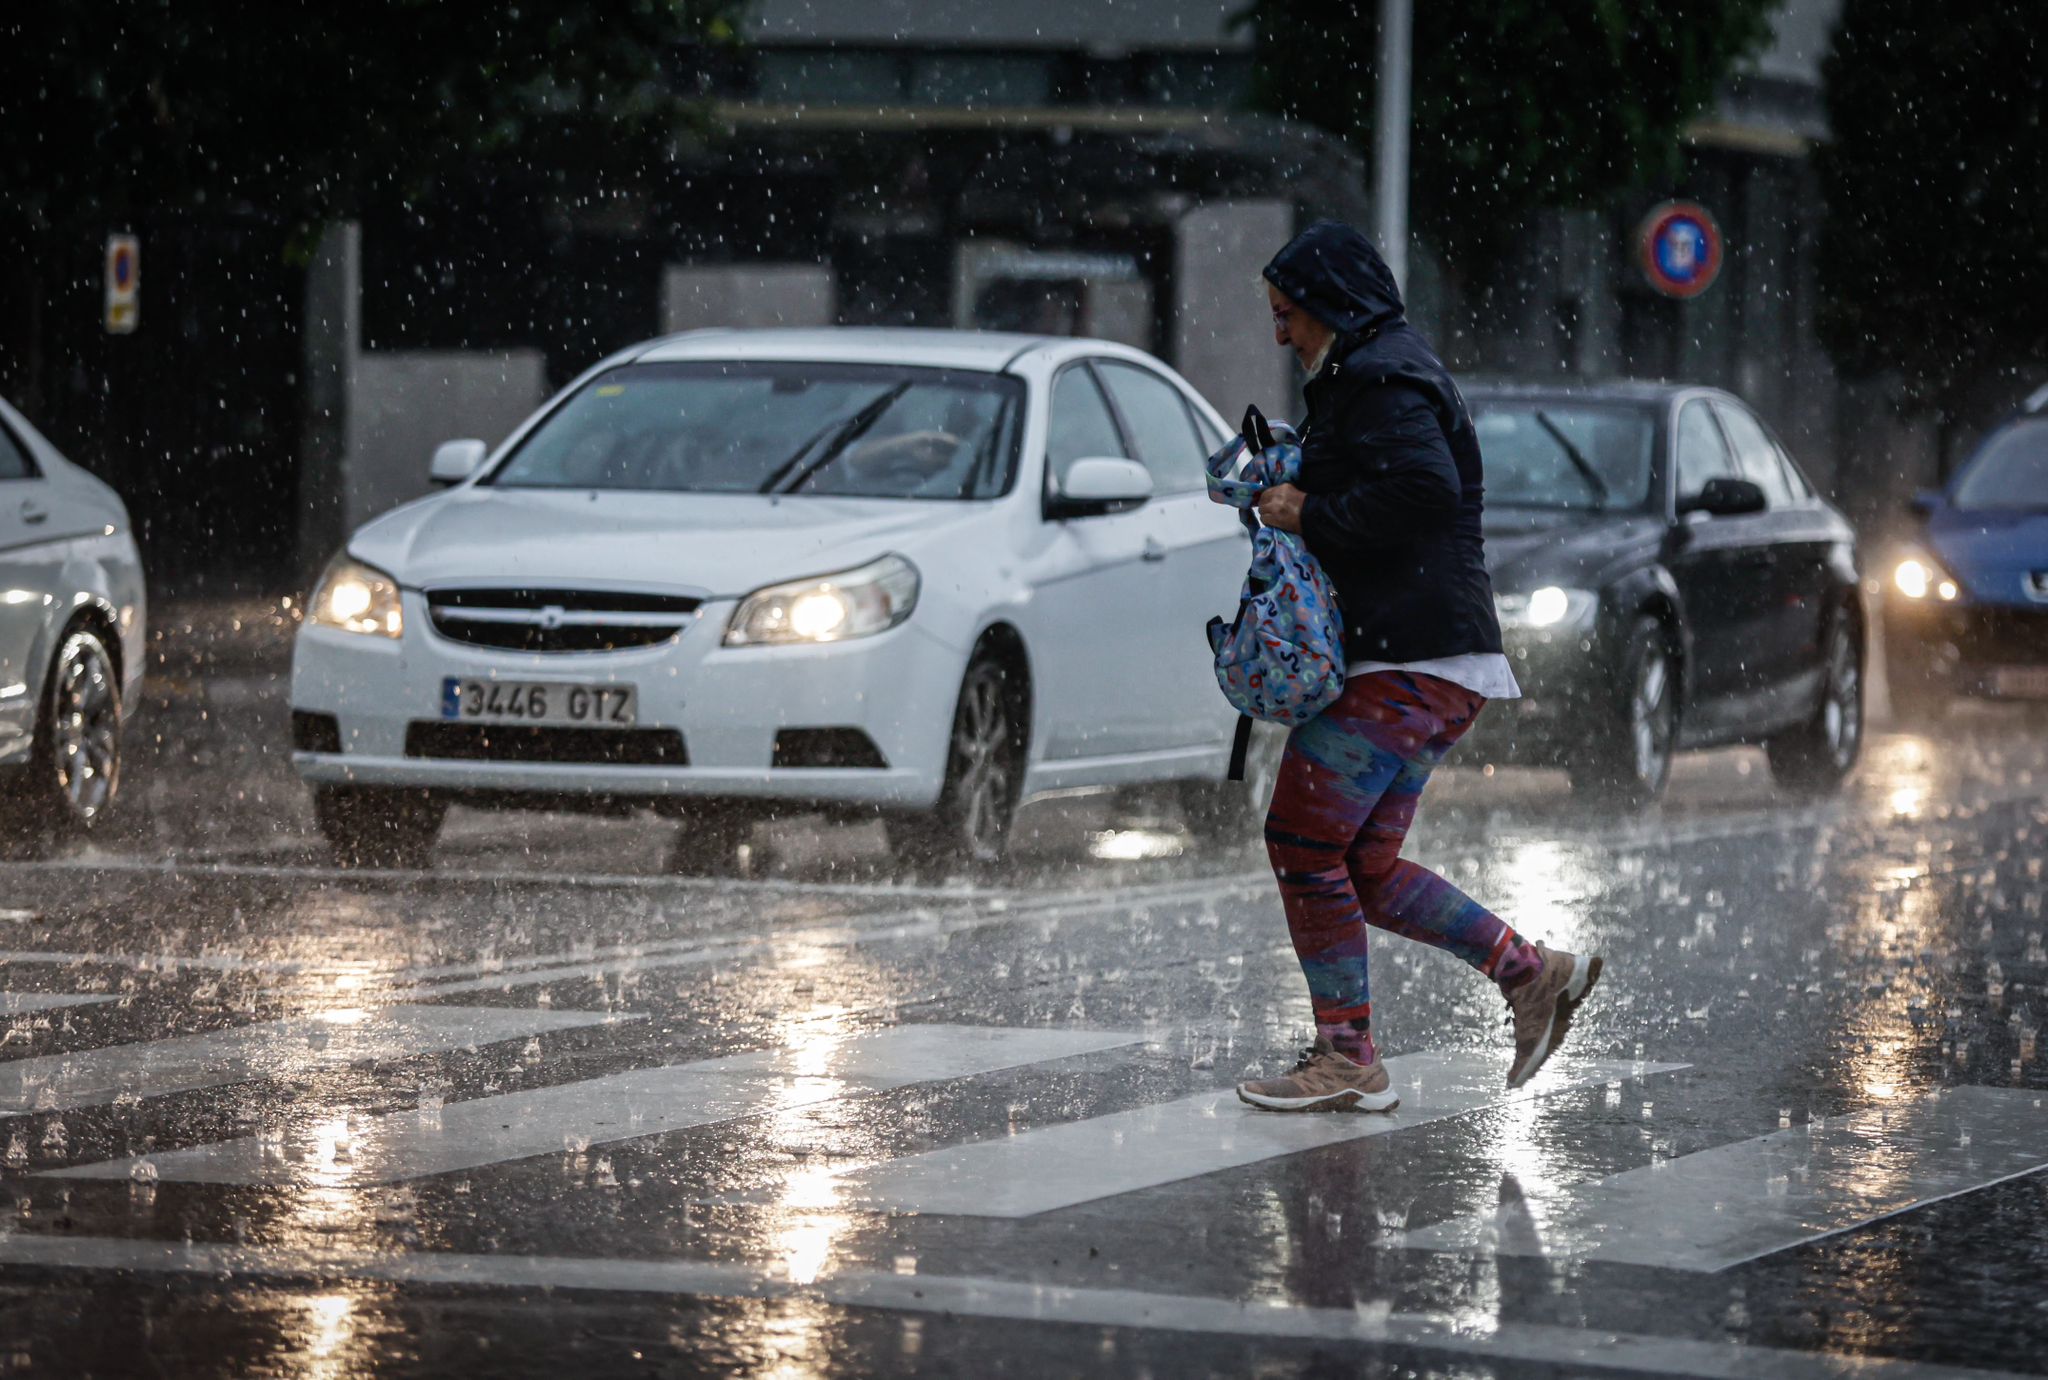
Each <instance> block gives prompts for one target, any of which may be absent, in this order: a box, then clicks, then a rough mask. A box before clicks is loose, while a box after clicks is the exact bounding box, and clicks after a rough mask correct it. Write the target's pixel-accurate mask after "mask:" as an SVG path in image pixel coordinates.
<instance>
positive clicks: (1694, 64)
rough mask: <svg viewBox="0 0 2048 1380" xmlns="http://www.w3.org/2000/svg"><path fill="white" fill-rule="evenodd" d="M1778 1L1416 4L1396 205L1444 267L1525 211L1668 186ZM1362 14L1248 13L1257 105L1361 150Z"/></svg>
mask: <svg viewBox="0 0 2048 1380" xmlns="http://www.w3.org/2000/svg"><path fill="white" fill-rule="evenodd" d="M1780 3H1781V0H1718V3H1716V4H1711V5H1677V4H1672V3H1671V0H1570V2H1569V3H1564V4H1557V3H1553V0H1418V2H1417V4H1416V5H1415V58H1414V100H1413V108H1414V123H1413V135H1412V138H1411V143H1410V163H1411V179H1412V188H1411V191H1410V199H1411V203H1412V205H1413V208H1414V218H1415V224H1416V228H1417V230H1418V231H1419V232H1420V233H1421V234H1422V235H1424V236H1425V237H1426V238H1428V239H1429V240H1430V241H1431V242H1433V243H1434V244H1436V245H1438V246H1439V247H1441V248H1442V249H1443V250H1444V251H1445V253H1447V254H1448V255H1449V256H1450V257H1451V259H1452V260H1453V262H1464V261H1469V260H1471V259H1474V258H1478V259H1481V260H1483V259H1486V258H1488V257H1490V256H1491V255H1492V254H1493V253H1494V252H1495V251H1497V250H1498V249H1500V248H1501V247H1502V245H1503V244H1504V243H1505V241H1506V240H1507V238H1508V237H1509V236H1511V235H1512V234H1513V233H1514V230H1515V228H1516V226H1517V224H1518V223H1519V222H1520V219H1521V217H1522V215H1523V214H1524V213H1525V212H1526V211H1528V210H1529V209H1530V208H1532V207H1537V206H1588V205H1593V204H1596V203H1598V202H1599V201H1601V200H1602V199H1604V198H1605V197H1607V196H1609V195H1611V194H1613V193H1614V192H1617V191H1620V190H1622V189H1624V188H1628V187H1631V186H1639V185H1644V184H1647V183H1655V182H1657V181H1659V180H1662V179H1666V178H1668V177H1670V176H1671V175H1672V174H1674V173H1675V172H1676V170H1677V167H1678V161H1679V135H1680V132H1681V131H1682V130H1683V128H1684V126H1685V124H1686V123H1687V121H1689V120H1691V119H1692V118H1693V117H1694V116H1696V115H1697V114H1699V113H1700V112H1701V111H1702V110H1704V109H1706V108H1707V106H1708V105H1709V104H1710V103H1711V102H1712V100H1713V97H1714V90H1715V86H1716V84H1717V83H1718V82H1719V81H1720V80H1721V78H1722V77H1723V76H1725V75H1726V74H1727V73H1728V71H1729V70H1730V69H1731V68H1732V67H1733V66H1734V64H1735V63H1736V62H1737V61H1738V60H1740V59H1741V58H1743V57H1745V56H1747V55H1749V54H1752V53H1754V52H1756V51H1757V50H1758V49H1759V48H1761V47H1762V46H1763V45H1764V44H1765V43H1766V42H1767V41H1768V39H1769V37H1770V24H1769V22H1768V16H1769V14H1770V12H1771V11H1772V10H1775V9H1776V8H1777V7H1778V5H1779V4H1780ZM1378 15H1379V6H1378V4H1377V3H1375V0H1254V2H1253V3H1252V4H1251V5H1250V7H1249V8H1248V9H1246V10H1245V11H1244V14H1243V18H1244V20H1245V21H1246V22H1249V23H1250V24H1251V25H1252V26H1253V28H1254V29H1255V31H1256V35H1257V51H1258V95H1259V100H1260V104H1262V105H1263V106H1265V107H1266V108H1267V109H1270V110H1274V111H1277V112H1279V113H1281V114H1284V115H1287V116H1289V117H1291V118H1294V119H1298V120H1303V121H1306V122H1308V123H1311V124H1315V125H1320V126H1322V127H1323V128H1325V129H1329V130H1331V131H1333V132H1335V133H1338V134H1341V135H1345V136H1347V137H1350V138H1352V139H1354V140H1355V141H1357V142H1358V144H1359V146H1360V148H1361V149H1362V150H1365V151H1367V152H1368V153H1369V152H1370V150H1371V147H1372V142H1371V141H1372V133H1373V122H1374V114H1375V110H1374V103H1375V101H1376V99H1377V97H1376V94H1375V92H1376V68H1377V65H1378V43H1379V37H1378Z"/></svg>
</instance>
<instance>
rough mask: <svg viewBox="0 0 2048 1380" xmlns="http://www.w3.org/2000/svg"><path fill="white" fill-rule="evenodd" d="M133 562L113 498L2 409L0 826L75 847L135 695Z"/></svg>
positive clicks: (105, 781)
mask: <svg viewBox="0 0 2048 1380" xmlns="http://www.w3.org/2000/svg"><path fill="white" fill-rule="evenodd" d="M145 613H146V609H145V603H144V594H143V581H142V560H141V557H140V556H139V555H138V554H137V552H136V550H135V538H134V535H133V532H132V530H131V529H130V526H129V523H128V510H127V508H126V507H125V506H123V504H122V502H121V500H120V497H119V496H118V495H116V494H115V492H114V491H113V490H112V489H110V488H108V487H107V486H106V485H105V484H102V483H101V482H100V481H99V480H97V479H95V478H93V477H92V476H91V475H89V474H87V473H86V472H85V471H84V470H82V469H80V468H78V467H77V466H76V465H74V464H72V463H71V462H70V461H68V460H66V459H65V458H64V457H63V456H62V455H61V454H59V453H58V451H57V448H56V447H55V446H53V445H51V444H50V443H49V441H48V440H46V439H44V437H43V436H42V434H41V433H40V432H38V431H37V430H36V429H35V428H34V427H33V426H30V425H29V423H28V419H27V418H25V417H23V416H22V415H21V414H20V413H19V412H17V411H15V410H14V409H13V408H12V407H10V406H8V405H7V404H6V403H5V402H0V824H4V827H5V832H6V836H7V839H8V841H10V842H15V843H19V842H21V841H22V840H24V839H31V840H48V839H52V838H64V837H67V836H76V835H79V834H84V833H86V832H88V831H90V830H92V829H93V828H95V827H97V826H98V825H99V824H100V823H101V822H102V821H104V820H105V819H106V816H107V811H108V809H109V807H111V806H112V804H113V802H114V794H115V792H116V791H117V790H118V789H119V787H120V782H121V724H122V721H123V720H124V719H125V718H126V717H127V715H128V712H129V711H130V710H132V709H133V708H134V706H135V703H136V697H137V695H138V694H139V693H140V691H141V688H142V667H143V646H144V643H143V639H144V635H145V627H144V621H145Z"/></svg>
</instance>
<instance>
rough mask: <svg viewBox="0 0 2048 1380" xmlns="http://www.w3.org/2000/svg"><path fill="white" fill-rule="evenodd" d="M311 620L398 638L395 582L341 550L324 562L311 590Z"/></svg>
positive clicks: (401, 616)
mask: <svg viewBox="0 0 2048 1380" xmlns="http://www.w3.org/2000/svg"><path fill="white" fill-rule="evenodd" d="M313 621H314V622H315V623H317V624H319V625H320V626H321V627H324V628H339V629H341V630H342V631H343V632H352V633H368V634H370V635H372V636H375V637H398V636H400V635H402V634H403V633H404V632H405V609H404V607H403V606H402V605H401V603H400V601H399V597H398V581H397V580H396V579H394V578H393V577H392V576H390V575H387V574H385V573H384V572H383V571H381V570H379V569H377V567H375V566H374V565H364V564H363V563H362V562H361V561H359V560H356V559H354V558H353V557H351V556H350V555H349V554H348V552H346V551H344V552H342V553H341V554H340V555H339V556H336V557H335V558H334V559H333V560H332V561H329V562H328V564H327V573H326V574H324V575H322V576H321V577H320V587H319V588H318V589H316V590H314V591H313Z"/></svg>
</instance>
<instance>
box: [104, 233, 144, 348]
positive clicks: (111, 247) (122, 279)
mask: <svg viewBox="0 0 2048 1380" xmlns="http://www.w3.org/2000/svg"><path fill="white" fill-rule="evenodd" d="M141 286H142V241H141V240H139V239H137V238H136V237H135V236H133V235H109V236H107V334H108V335H132V334H134V331H135V325H136V322H137V321H138V320H139V319H140V316H141V312H142V303H141V294H140V288H141Z"/></svg>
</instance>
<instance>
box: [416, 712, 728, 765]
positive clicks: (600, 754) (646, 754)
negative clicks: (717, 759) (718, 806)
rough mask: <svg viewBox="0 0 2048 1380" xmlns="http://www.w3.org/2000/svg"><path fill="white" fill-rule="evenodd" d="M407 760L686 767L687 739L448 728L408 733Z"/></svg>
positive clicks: (511, 727)
mask: <svg viewBox="0 0 2048 1380" xmlns="http://www.w3.org/2000/svg"><path fill="white" fill-rule="evenodd" d="M405 755H406V756H408V757H439V758H444V759H451V760H454V761H459V762H577V763H582V764H584V765H587V766H606V767H686V766H688V765H689V764H690V755H689V753H688V752H686V751H685V750H684V748H683V735H682V734H680V733H678V732H676V730H674V729H672V728H548V727H543V726H539V725H533V724H447V723H434V722H429V721H422V722H417V723H414V724H411V725H409V726H408V727H407V728H406V730H405Z"/></svg>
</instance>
